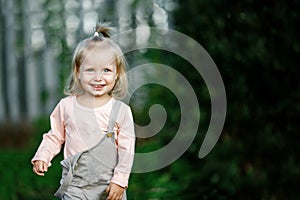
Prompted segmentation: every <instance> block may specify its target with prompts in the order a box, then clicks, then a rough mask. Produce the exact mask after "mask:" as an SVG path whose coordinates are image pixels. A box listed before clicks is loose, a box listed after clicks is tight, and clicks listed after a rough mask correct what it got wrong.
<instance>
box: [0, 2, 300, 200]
mask: <svg viewBox="0 0 300 200" xmlns="http://www.w3.org/2000/svg"><path fill="white" fill-rule="evenodd" d="M0 6H1V8H0V38H1V40H0V92H1V96H0V125H1V126H0V180H1V184H0V200H8V199H12V200H17V199H29V200H34V199H35V200H37V199H43V200H45V199H54V198H53V193H54V192H55V190H56V189H57V187H58V186H59V179H60V176H61V170H60V166H59V161H60V160H61V159H62V155H61V154H60V155H58V156H57V157H56V158H55V159H54V161H53V166H52V167H51V168H50V169H49V172H48V173H47V174H46V176H45V177H38V176H36V175H34V174H33V172H32V166H31V164H30V159H31V158H32V156H33V154H34V152H35V150H36V148H37V147H38V144H39V142H40V141H41V138H42V134H43V133H45V132H47V131H48V130H49V114H50V112H51V111H52V109H53V107H54V106H55V104H56V103H57V102H58V100H59V99H60V98H61V97H63V96H64V95H63V87H64V82H65V80H66V77H67V75H68V73H69V71H70V66H71V55H72V52H73V49H74V47H75V45H76V44H77V42H79V41H80V40H81V39H83V38H85V37H86V36H89V35H91V34H93V27H94V26H95V23H96V22H97V21H98V20H102V21H106V20H107V21H111V22H112V25H113V26H115V27H116V30H117V32H122V31H125V30H128V29H131V28H139V27H159V28H170V29H174V30H176V31H179V32H181V33H184V34H186V35H188V36H189V37H191V38H193V39H195V40H196V41H197V42H198V43H199V44H201V45H202V46H203V47H204V48H205V49H206V50H207V52H208V53H209V54H210V55H211V57H212V59H213V60H214V61H215V63H216V65H217V66H218V69H219V71H220V73H221V75H222V78H223V81H224V85H225V88H226V93H227V100H228V102H227V103H228V107H227V118H226V123H225V126H224V129H223V132H222V135H221V137H220V140H219V141H218V143H217V145H216V146H215V148H214V149H213V151H211V152H210V153H209V154H208V156H206V157H205V158H203V159H199V158H198V151H199V148H200V146H201V144H202V142H203V138H204V136H205V134H206V130H207V127H208V124H209V118H210V97H209V95H208V91H207V88H206V85H205V83H204V82H203V80H202V78H201V75H199V74H198V73H197V71H196V70H195V69H193V66H191V65H190V64H189V63H188V62H187V61H185V60H184V59H182V58H180V57H178V56H176V55H174V54H172V53H170V52H165V51H161V50H154V49H152V50H151V49H147V50H144V51H137V52H132V53H128V55H126V56H127V57H128V63H129V67H134V66H136V65H138V64H143V63H148V62H156V63H162V64H165V65H168V66H170V67H172V68H174V69H176V70H178V71H179V72H180V73H181V74H183V75H184V76H185V77H186V78H187V80H189V82H190V84H191V85H192V86H193V89H194V90H195V92H196V94H197V97H198V100H199V104H200V109H201V121H200V126H199V127H200V128H199V130H198V134H197V137H196V138H195V140H194V142H193V144H192V145H191V146H190V148H189V149H188V150H187V151H186V152H185V154H184V155H183V156H181V157H180V159H178V160H177V161H176V162H174V163H172V164H171V165H169V166H167V167H165V168H163V169H160V170H157V171H154V172H148V173H141V174H132V176H131V178H130V185H129V188H128V191H127V192H128V199H137V200H140V199H151V200H158V199H180V200H181V199H270V200H277V199H299V197H300V192H299V181H300V160H299V159H300V156H299V154H300V153H299V152H300V145H299V144H298V143H299V140H300V135H299V128H300V126H299V119H300V112H299V111H300V104H299V100H300V85H299V80H298V79H299V73H300V67H299V52H300V40H299V35H300V29H299V28H298V27H299V24H300V16H299V11H300V1H299V0H288V1H287V0H272V1H267V0H266V1H259V0H243V1H238V0H156V1H155V0H153V1H152V0H151V1H150V0H146V1H144V0H84V1H83V0H51V1H50V0H1V4H0ZM141 38H142V39H143V37H142V36H139V35H136V38H130V40H133V41H136V42H140V41H141ZM123 42H124V44H123V45H126V39H125V40H124V41H123ZM144 42H145V41H144ZM146 42H147V41H146ZM173 42H175V43H176V41H173ZM153 104H161V105H163V106H164V108H165V109H166V110H167V114H168V118H167V122H166V124H165V126H164V128H163V129H162V130H161V131H160V132H159V133H158V134H157V135H155V137H152V138H147V139H138V141H137V152H149V151H153V150H155V149H159V148H161V147H163V146H164V145H165V144H167V143H168V142H169V141H170V140H172V138H173V137H174V134H175V133H176V130H177V128H178V123H179V120H180V111H179V109H178V106H179V105H178V101H177V100H176V97H175V96H174V95H173V94H172V92H171V91H169V90H168V88H164V87H161V86H159V85H155V84H153V85H148V86H145V87H142V88H140V89H139V90H138V91H137V92H136V93H135V94H133V95H132V99H131V101H130V105H131V107H132V109H133V113H134V117H135V121H136V123H137V124H141V125H143V124H144V125H145V124H147V123H149V116H148V110H149V107H150V106H151V105H153ZM149 162H151V161H149Z"/></svg>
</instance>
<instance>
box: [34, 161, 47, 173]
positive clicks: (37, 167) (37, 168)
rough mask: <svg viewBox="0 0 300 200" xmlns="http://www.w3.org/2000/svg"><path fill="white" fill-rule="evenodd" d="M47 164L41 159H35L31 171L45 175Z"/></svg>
mask: <svg viewBox="0 0 300 200" xmlns="http://www.w3.org/2000/svg"><path fill="white" fill-rule="evenodd" d="M47 170H48V164H47V163H45V162H44V161H41V160H36V161H34V163H33V172H34V173H36V174H37V175H39V176H45V173H44V172H47Z"/></svg>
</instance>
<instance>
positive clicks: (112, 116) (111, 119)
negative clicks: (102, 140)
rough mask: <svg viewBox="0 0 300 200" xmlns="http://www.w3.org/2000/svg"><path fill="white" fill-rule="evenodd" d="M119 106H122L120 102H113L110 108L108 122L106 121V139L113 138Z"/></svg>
mask: <svg viewBox="0 0 300 200" xmlns="http://www.w3.org/2000/svg"><path fill="white" fill-rule="evenodd" d="M121 104H122V102H121V101H120V100H115V102H114V104H113V106H112V109H111V112H110V117H109V121H108V128H107V133H106V137H108V138H110V137H113V136H114V133H115V132H114V127H115V123H116V118H117V116H118V113H119V109H120V106H121Z"/></svg>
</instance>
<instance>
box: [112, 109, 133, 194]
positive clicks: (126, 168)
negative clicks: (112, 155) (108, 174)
mask: <svg viewBox="0 0 300 200" xmlns="http://www.w3.org/2000/svg"><path fill="white" fill-rule="evenodd" d="M117 119H119V121H117V124H118V126H119V133H118V136H117V146H118V164H117V166H116V167H115V170H114V175H113V177H112V180H111V182H113V183H115V184H118V185H120V186H122V187H124V188H127V186H128V179H129V175H130V172H131V168H132V165H133V159H134V149H135V134H134V122H133V117H132V112H131V109H130V107H129V106H121V109H120V111H119V115H118V118H117Z"/></svg>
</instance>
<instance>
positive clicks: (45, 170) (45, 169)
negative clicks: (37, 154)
mask: <svg viewBox="0 0 300 200" xmlns="http://www.w3.org/2000/svg"><path fill="white" fill-rule="evenodd" d="M43 171H44V172H47V171H48V165H47V164H46V163H45V162H43Z"/></svg>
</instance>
